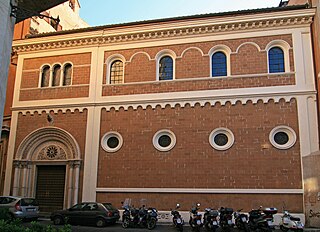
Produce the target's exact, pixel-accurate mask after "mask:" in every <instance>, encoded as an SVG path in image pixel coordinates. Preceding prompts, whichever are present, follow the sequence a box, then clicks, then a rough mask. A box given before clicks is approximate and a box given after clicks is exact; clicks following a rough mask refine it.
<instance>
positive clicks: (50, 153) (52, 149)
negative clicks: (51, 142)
mask: <svg viewBox="0 0 320 232" xmlns="http://www.w3.org/2000/svg"><path fill="white" fill-rule="evenodd" d="M46 154H47V156H48V157H49V158H50V159H54V158H55V157H56V156H57V154H58V148H56V147H55V146H50V147H48V148H47V152H46Z"/></svg>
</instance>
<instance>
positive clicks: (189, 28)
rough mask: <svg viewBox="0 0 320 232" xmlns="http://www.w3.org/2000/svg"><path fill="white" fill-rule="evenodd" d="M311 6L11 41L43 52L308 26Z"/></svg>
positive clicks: (26, 49) (22, 48) (15, 46)
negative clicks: (293, 9) (309, 7)
mask: <svg viewBox="0 0 320 232" xmlns="http://www.w3.org/2000/svg"><path fill="white" fill-rule="evenodd" d="M313 16H314V9H304V10H299V11H294V12H291V11H289V12H274V13H264V14H257V15H244V16H234V17H230V16H229V17H218V18H210V17H209V18H208V19H198V20H187V21H185V22H179V21H178V22H175V21H173V22H171V23H168V22H167V23H163V24H159V25H157V26H154V25H153V26H152V27H151V26H150V25H146V26H141V25H137V26H136V27H132V26H131V27H130V30H128V29H123V28H122V27H119V28H120V29H117V28H115V29H113V28H112V29H103V30H98V31H94V32H91V33H90V32H86V33H72V34H65V35H57V36H48V37H38V38H33V39H26V40H18V41H15V42H14V43H13V50H14V51H15V52H18V53H20V52H30V51H43V50H48V49H49V50H50V49H60V48H70V47H88V46H97V45H108V44H121V43H132V42H137V41H152V40H159V39H161V40H165V39H173V38H181V37H183V38H188V37H194V36H202V35H214V34H218V33H219V34H221V33H230V32H239V31H248V30H259V29H260V30H261V29H264V30H266V29H272V30H273V29H275V28H278V29H281V28H288V27H297V26H305V25H309V24H310V23H311V22H312V21H313Z"/></svg>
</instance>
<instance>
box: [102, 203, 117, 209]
mask: <svg viewBox="0 0 320 232" xmlns="http://www.w3.org/2000/svg"><path fill="white" fill-rule="evenodd" d="M102 204H103V205H104V206H105V207H106V208H107V210H117V208H115V207H114V206H113V205H111V203H102Z"/></svg>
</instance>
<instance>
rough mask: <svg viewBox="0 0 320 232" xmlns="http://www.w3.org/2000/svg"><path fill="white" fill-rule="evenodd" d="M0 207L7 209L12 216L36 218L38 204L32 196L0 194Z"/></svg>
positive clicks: (37, 215)
mask: <svg viewBox="0 0 320 232" xmlns="http://www.w3.org/2000/svg"><path fill="white" fill-rule="evenodd" d="M0 209H8V211H9V215H10V216H11V217H12V218H20V219H32V220H37V219H38V217H39V204H38V202H37V201H36V199H34V198H30V197H13V196H0Z"/></svg>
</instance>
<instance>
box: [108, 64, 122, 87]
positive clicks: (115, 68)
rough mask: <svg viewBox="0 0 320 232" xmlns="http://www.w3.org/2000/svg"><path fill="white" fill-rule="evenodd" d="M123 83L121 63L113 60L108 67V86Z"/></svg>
mask: <svg viewBox="0 0 320 232" xmlns="http://www.w3.org/2000/svg"><path fill="white" fill-rule="evenodd" d="M121 83H123V62H122V61H121V60H115V61H113V62H112V63H111V65H110V84H121Z"/></svg>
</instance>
